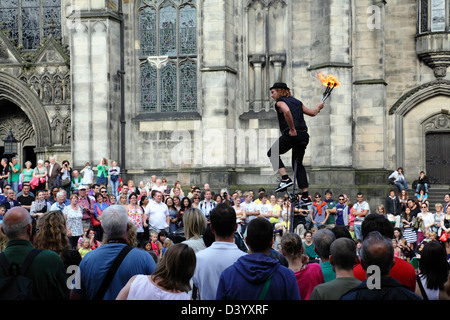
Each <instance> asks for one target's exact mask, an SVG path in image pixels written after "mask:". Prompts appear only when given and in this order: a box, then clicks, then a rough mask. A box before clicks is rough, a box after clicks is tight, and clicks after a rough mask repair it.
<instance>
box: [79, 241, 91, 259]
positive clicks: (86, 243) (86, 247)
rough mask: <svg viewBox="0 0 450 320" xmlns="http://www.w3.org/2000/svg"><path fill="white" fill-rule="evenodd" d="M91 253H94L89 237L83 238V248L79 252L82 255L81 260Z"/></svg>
mask: <svg viewBox="0 0 450 320" xmlns="http://www.w3.org/2000/svg"><path fill="white" fill-rule="evenodd" d="M90 251H92V248H91V243H90V240H89V238H88V237H84V238H83V243H82V245H81V248H80V249H78V252H79V253H80V255H81V259H83V258H84V256H85V255H86V253H88V252H90Z"/></svg>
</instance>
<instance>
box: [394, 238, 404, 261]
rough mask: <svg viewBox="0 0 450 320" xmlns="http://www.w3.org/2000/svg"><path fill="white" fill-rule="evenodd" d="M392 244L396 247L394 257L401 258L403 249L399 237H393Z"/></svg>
mask: <svg viewBox="0 0 450 320" xmlns="http://www.w3.org/2000/svg"><path fill="white" fill-rule="evenodd" d="M392 246H393V247H394V257H395V258H401V255H402V249H400V247H399V246H398V243H397V239H392Z"/></svg>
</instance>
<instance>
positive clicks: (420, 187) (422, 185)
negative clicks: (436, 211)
mask: <svg viewBox="0 0 450 320" xmlns="http://www.w3.org/2000/svg"><path fill="white" fill-rule="evenodd" d="M420 189H423V190H425V193H428V183H424V184H421V183H418V184H417V187H416V193H419V191H420Z"/></svg>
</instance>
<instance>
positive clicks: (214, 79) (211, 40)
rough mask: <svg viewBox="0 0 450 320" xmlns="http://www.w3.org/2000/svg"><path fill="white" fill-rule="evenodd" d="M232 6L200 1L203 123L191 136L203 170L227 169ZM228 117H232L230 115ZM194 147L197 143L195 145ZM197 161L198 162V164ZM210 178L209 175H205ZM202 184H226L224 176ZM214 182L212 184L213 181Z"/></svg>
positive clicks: (233, 67) (232, 76)
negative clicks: (198, 146)
mask: <svg viewBox="0 0 450 320" xmlns="http://www.w3.org/2000/svg"><path fill="white" fill-rule="evenodd" d="M233 18H234V3H233V2H232V1H226V0H205V1H203V2H202V35H201V38H202V52H203V55H202V56H201V62H200V63H201V72H202V74H201V78H202V80H201V81H202V82H201V86H202V88H203V90H202V97H201V99H202V101H203V110H202V122H201V128H196V132H199V131H200V132H201V133H202V134H198V135H196V136H195V137H194V139H196V140H198V139H197V137H199V138H200V139H201V140H202V147H201V148H196V149H195V150H194V159H195V160H196V163H195V165H199V167H203V168H222V169H225V168H226V167H227V162H228V161H227V148H226V147H224V146H226V143H227V134H228V132H227V129H228V122H227V118H228V116H229V114H230V113H231V114H234V112H232V111H231V110H228V108H235V106H234V104H233V103H231V101H234V100H235V97H234V84H235V81H236V80H235V78H236V73H237V71H236V61H235V59H234V54H235V53H234V44H233V43H234V39H233V37H234V33H233V32H231V30H233ZM230 116H231V115H230ZM195 145H196V147H197V145H198V143H197V141H196V142H195ZM199 161H200V162H201V163H199ZM207 174H208V175H212V173H211V174H210V173H207ZM204 178H205V179H204V180H203V181H210V183H215V184H216V185H221V184H223V182H225V183H228V177H227V174H223V171H222V172H221V174H218V175H216V176H214V177H212V176H207V177H206V176H205V177H204ZM214 180H215V181H214Z"/></svg>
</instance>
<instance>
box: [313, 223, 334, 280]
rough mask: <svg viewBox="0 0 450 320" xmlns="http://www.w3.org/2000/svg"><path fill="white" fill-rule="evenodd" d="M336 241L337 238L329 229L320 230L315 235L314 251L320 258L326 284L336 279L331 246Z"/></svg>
mask: <svg viewBox="0 0 450 320" xmlns="http://www.w3.org/2000/svg"><path fill="white" fill-rule="evenodd" d="M334 240H336V236H335V235H334V233H333V232H332V231H331V230H329V229H320V230H317V231H316V232H315V233H314V234H313V243H314V250H315V251H316V253H317V255H318V256H319V258H320V267H321V268H322V272H323V277H324V279H325V282H328V281H331V280H334V279H336V273H335V272H334V271H333V267H332V265H331V263H330V246H331V244H332V243H333V241H334Z"/></svg>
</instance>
